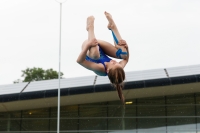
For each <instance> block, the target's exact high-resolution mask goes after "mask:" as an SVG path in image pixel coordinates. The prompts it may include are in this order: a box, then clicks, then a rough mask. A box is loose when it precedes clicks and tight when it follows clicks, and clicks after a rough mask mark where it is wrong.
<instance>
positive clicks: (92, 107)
mask: <svg viewBox="0 0 200 133" xmlns="http://www.w3.org/2000/svg"><path fill="white" fill-rule="evenodd" d="M79 116H80V117H79V130H107V102H106V103H95V104H85V105H80V106H79Z"/></svg>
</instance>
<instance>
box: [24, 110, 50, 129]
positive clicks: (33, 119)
mask: <svg viewBox="0 0 200 133" xmlns="http://www.w3.org/2000/svg"><path fill="white" fill-rule="evenodd" d="M49 115H50V114H49V108H46V109H35V110H26V111H23V112H22V127H21V130H22V131H48V130H49Z"/></svg>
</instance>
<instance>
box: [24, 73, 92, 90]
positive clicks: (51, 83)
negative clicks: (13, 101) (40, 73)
mask: <svg viewBox="0 0 200 133" xmlns="http://www.w3.org/2000/svg"><path fill="white" fill-rule="evenodd" d="M94 78H95V77H94V76H85V77H77V78H66V79H61V80H60V88H61V89H62V88H70V87H78V86H88V85H93V82H94ZM58 81H59V80H58V79H53V80H43V81H37V82H31V83H30V84H29V85H28V87H27V88H26V89H25V90H24V91H23V92H31V91H41V90H52V89H58Z"/></svg>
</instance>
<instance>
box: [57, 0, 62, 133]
mask: <svg viewBox="0 0 200 133" xmlns="http://www.w3.org/2000/svg"><path fill="white" fill-rule="evenodd" d="M61 20H62V3H60V38H59V75H58V115H57V133H59V132H60V62H61V60H60V59H61V24H62V23H61Z"/></svg>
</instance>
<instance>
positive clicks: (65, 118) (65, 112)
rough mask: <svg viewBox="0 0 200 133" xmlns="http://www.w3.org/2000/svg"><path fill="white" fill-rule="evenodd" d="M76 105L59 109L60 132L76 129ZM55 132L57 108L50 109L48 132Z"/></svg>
mask: <svg viewBox="0 0 200 133" xmlns="http://www.w3.org/2000/svg"><path fill="white" fill-rule="evenodd" d="M78 119H79V117H78V105H70V106H62V107H60V130H61V131H65V130H77V129H78V126H79V125H78V123H79V122H78V121H79V120H78ZM56 130H57V107H55V108H51V120H50V131H56Z"/></svg>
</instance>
